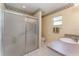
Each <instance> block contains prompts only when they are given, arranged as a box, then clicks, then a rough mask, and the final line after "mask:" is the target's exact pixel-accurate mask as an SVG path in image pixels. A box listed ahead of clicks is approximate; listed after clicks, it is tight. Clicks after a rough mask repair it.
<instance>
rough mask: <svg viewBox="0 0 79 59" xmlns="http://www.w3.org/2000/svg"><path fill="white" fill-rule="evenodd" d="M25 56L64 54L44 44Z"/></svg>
mask: <svg viewBox="0 0 79 59" xmlns="http://www.w3.org/2000/svg"><path fill="white" fill-rule="evenodd" d="M25 56H62V55H61V54H59V53H57V52H55V51H54V50H51V49H50V48H48V47H47V46H46V45H43V46H42V47H40V48H39V49H37V50H35V51H33V52H30V53H28V54H26V55H25Z"/></svg>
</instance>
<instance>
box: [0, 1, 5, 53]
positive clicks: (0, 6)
mask: <svg viewBox="0 0 79 59" xmlns="http://www.w3.org/2000/svg"><path fill="white" fill-rule="evenodd" d="M4 8H5V7H4V4H2V3H0V55H3V53H4V52H3V46H2V45H3V44H2V41H3V40H2V39H3V38H2V35H3V34H2V33H3V26H4V25H3V24H4V20H3V18H4V16H3V10H4Z"/></svg>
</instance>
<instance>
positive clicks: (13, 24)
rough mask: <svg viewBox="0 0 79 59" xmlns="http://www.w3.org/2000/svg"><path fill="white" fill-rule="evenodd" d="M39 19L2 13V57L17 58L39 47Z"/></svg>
mask: <svg viewBox="0 0 79 59" xmlns="http://www.w3.org/2000/svg"><path fill="white" fill-rule="evenodd" d="M38 20H39V19H37V18H32V17H27V16H23V15H19V14H16V13H11V12H4V33H3V35H4V37H3V45H4V55H5V56H19V55H24V54H26V53H29V52H31V51H33V50H35V49H37V48H38V47H39V21H38Z"/></svg>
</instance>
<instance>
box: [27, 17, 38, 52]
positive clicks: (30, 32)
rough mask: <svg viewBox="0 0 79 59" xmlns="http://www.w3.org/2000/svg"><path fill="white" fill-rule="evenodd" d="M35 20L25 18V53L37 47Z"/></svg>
mask: <svg viewBox="0 0 79 59" xmlns="http://www.w3.org/2000/svg"><path fill="white" fill-rule="evenodd" d="M36 21H37V20H36V19H32V18H27V19H26V53H29V52H31V51H33V50H35V49H37V48H38V40H39V38H38V36H39V35H38V32H39V31H38V32H37V30H38V29H37V28H38V27H37V26H36V25H37V22H36Z"/></svg>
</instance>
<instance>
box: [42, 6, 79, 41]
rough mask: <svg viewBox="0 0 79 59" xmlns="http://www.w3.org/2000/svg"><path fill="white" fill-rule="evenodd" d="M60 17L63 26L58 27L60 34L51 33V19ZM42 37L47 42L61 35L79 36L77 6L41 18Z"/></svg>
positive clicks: (78, 10) (78, 7)
mask: <svg viewBox="0 0 79 59" xmlns="http://www.w3.org/2000/svg"><path fill="white" fill-rule="evenodd" d="M54 16H62V17H63V25H62V26H60V33H59V34H56V33H53V27H54V26H53V25H52V24H53V21H52V19H53V17H54ZM42 31H43V32H42V35H43V36H44V37H45V38H46V39H47V41H51V40H55V39H57V38H59V37H61V36H63V34H77V35H79V6H76V7H71V8H68V9H64V10H63V11H60V12H57V13H54V14H51V15H48V16H45V17H43V20H42Z"/></svg>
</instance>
